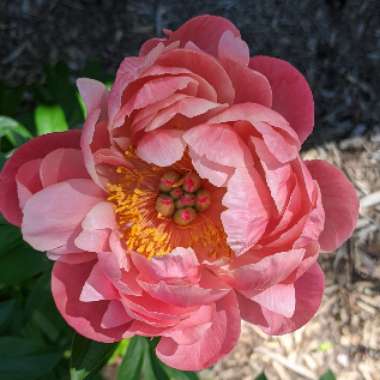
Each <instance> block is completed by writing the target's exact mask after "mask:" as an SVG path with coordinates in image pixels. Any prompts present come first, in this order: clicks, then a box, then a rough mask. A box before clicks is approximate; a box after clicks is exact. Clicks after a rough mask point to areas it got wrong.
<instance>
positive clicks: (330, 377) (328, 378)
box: [319, 370, 336, 380]
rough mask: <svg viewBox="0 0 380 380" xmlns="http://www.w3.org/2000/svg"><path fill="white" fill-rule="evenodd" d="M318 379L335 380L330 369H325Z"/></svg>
mask: <svg viewBox="0 0 380 380" xmlns="http://www.w3.org/2000/svg"><path fill="white" fill-rule="evenodd" d="M319 380H336V377H335V375H334V373H333V372H332V371H331V370H327V371H326V372H325V373H324V374H323V375H322V376H321V377H320V378H319Z"/></svg>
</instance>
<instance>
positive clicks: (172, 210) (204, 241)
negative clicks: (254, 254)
mask: <svg viewBox="0 0 380 380" xmlns="http://www.w3.org/2000/svg"><path fill="white" fill-rule="evenodd" d="M125 158H126V162H125V165H124V166H119V167H117V168H116V169H115V170H111V171H109V172H108V178H109V182H108V184H107V189H108V197H107V200H108V201H109V202H111V203H112V204H113V206H114V212H115V216H116V221H117V224H118V227H119V233H120V239H121V242H122V244H123V246H124V247H125V249H126V250H127V252H128V251H134V252H137V253H139V254H141V255H144V256H145V257H147V258H151V257H155V256H163V255H167V254H169V253H170V252H171V251H172V250H173V249H174V248H176V247H185V248H187V247H192V248H193V249H194V250H195V251H196V252H197V253H199V255H201V257H202V258H207V259H209V260H210V259H217V258H220V257H225V258H228V257H231V255H232V252H231V249H230V248H229V246H228V245H227V243H226V235H225V232H224V230H223V227H222V225H221V222H220V219H219V218H218V217H217V216H216V215H217V214H218V213H219V212H220V210H219V207H220V206H218V205H219V204H220V201H221V199H222V196H223V194H224V191H223V190H218V189H216V188H215V189H214V188H212V186H210V185H209V184H207V183H202V181H201V179H200V178H199V177H198V175H197V174H196V173H194V168H193V166H192V163H191V160H190V158H189V156H188V155H187V154H184V156H183V157H182V159H181V160H180V161H177V162H176V163H175V164H174V165H173V166H172V168H171V169H169V170H168V169H167V168H166V169H165V168H161V167H158V166H155V165H151V164H147V163H146V162H144V161H142V160H141V159H140V158H138V157H137V156H136V154H135V152H134V150H132V149H131V150H128V151H126V152H125ZM179 173H186V174H183V175H181V174H179ZM211 190H212V198H213V202H211V197H210V191H211Z"/></svg>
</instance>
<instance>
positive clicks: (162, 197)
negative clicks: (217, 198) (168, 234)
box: [156, 170, 211, 226]
mask: <svg viewBox="0 0 380 380" xmlns="http://www.w3.org/2000/svg"><path fill="white" fill-rule="evenodd" d="M159 190H160V192H159V194H158V197H157V200H156V211H157V212H158V214H159V215H160V216H161V217H164V218H172V219H173V221H174V222H175V223H176V224H178V225H180V226H187V225H188V224H190V223H191V222H192V221H194V220H195V218H196V217H197V214H198V213H200V212H203V211H205V210H207V209H208V208H209V207H210V204H211V197H210V193H209V191H207V190H206V189H204V188H202V180H201V178H200V177H199V176H198V175H197V174H196V173H195V172H189V173H187V174H185V175H183V176H181V175H180V174H179V173H177V172H176V171H174V170H170V171H168V172H166V173H164V174H163V175H162V177H161V179H160V184H159Z"/></svg>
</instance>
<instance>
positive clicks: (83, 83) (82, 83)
mask: <svg viewBox="0 0 380 380" xmlns="http://www.w3.org/2000/svg"><path fill="white" fill-rule="evenodd" d="M77 86H78V89H79V93H80V94H81V96H82V98H83V100H84V103H85V104H86V106H87V113H90V112H92V111H93V110H95V109H96V108H102V107H103V106H105V105H106V101H107V93H108V92H107V89H106V87H105V86H104V84H103V83H102V82H99V81H97V80H94V79H89V78H79V79H78V80H77Z"/></svg>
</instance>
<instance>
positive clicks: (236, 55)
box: [0, 16, 358, 370]
mask: <svg viewBox="0 0 380 380" xmlns="http://www.w3.org/2000/svg"><path fill="white" fill-rule="evenodd" d="M78 86H79V90H80V92H81V94H82V96H83V98H84V101H85V103H86V105H87V110H88V117H87V120H86V122H85V125H84V128H83V130H82V131H81V132H80V131H71V132H65V133H54V134H50V135H45V136H42V137H38V138H36V139H33V140H32V141H30V142H29V143H27V144H25V145H24V146H22V147H21V148H20V149H19V150H18V151H17V152H15V154H14V155H13V156H12V157H11V158H10V159H9V160H8V162H7V163H6V165H5V166H4V168H3V170H2V172H1V177H0V179H1V193H0V210H1V212H2V213H3V215H4V216H5V217H6V218H7V219H8V220H9V221H10V222H11V223H14V224H16V225H20V226H21V229H22V233H23V236H24V239H25V240H26V241H27V242H29V243H30V244H31V245H32V246H33V247H34V248H36V249H38V250H41V251H47V252H48V256H49V257H50V258H51V259H53V260H56V263H55V265H54V270H53V274H52V292H53V295H54V298H55V301H56V304H57V307H58V309H59V311H60V312H61V314H62V315H63V317H64V318H65V319H66V321H67V322H68V323H69V324H70V325H71V326H72V327H73V328H74V329H75V330H77V331H78V332H79V333H80V334H82V335H85V336H87V337H89V338H91V339H94V340H97V341H101V342H114V341H118V340H120V339H122V338H126V337H130V336H133V335H143V336H148V337H153V336H159V337H161V339H160V342H159V344H158V346H157V355H158V356H159V358H160V359H161V360H162V361H163V362H165V363H167V364H168V365H170V366H173V367H176V368H179V369H183V370H200V369H202V368H205V367H208V366H210V365H212V364H214V363H215V362H216V361H217V360H218V359H220V358H221V357H222V356H223V355H225V354H227V353H228V352H230V351H231V349H232V348H233V347H234V345H235V344H236V342H237V340H238V337H239V332H240V320H241V318H243V319H245V320H247V321H249V322H252V323H254V324H255V325H257V326H259V327H261V328H262V329H263V330H264V331H265V332H266V333H268V334H284V333H288V332H291V331H294V330H295V329H297V328H299V327H300V326H302V325H303V324H305V323H306V322H307V321H308V320H309V319H310V318H311V317H312V316H313V315H314V314H315V312H316V311H317V309H318V307H319V305H320V302H321V297H322V293H323V283H324V281H323V273H322V272H321V269H320V267H319V265H318V263H317V258H318V254H319V252H320V250H321V249H322V250H325V251H333V250H335V249H336V248H337V247H338V246H339V245H341V244H342V243H343V242H344V241H345V240H346V239H348V238H349V237H350V235H351V233H352V231H353V229H354V227H355V223H356V219H357V213H358V200H357V197H356V194H355V190H354V188H353V187H352V185H351V184H350V182H349V181H348V180H347V179H346V177H345V176H344V175H343V174H342V173H341V172H340V171H339V170H338V169H336V168H334V167H333V166H331V165H330V164H328V163H327V162H323V161H307V162H303V161H302V159H301V158H300V154H299V152H300V147H301V143H302V142H303V141H304V140H305V139H306V137H307V136H308V135H309V134H310V133H311V131H312V128H313V123H314V108H313V107H314V106H313V99H312V94H311V91H310V88H309V86H308V84H307V83H306V81H305V79H304V78H303V76H302V75H301V74H300V73H299V72H298V71H297V70H296V69H295V68H294V67H292V66H291V65H290V64H289V63H287V62H284V61H282V60H280V59H275V58H270V57H265V56H259V57H254V58H250V57H249V50H248V47H247V45H246V43H245V42H244V41H243V40H242V39H241V38H240V33H239V31H238V30H237V29H236V27H235V26H234V25H232V24H231V23H230V22H229V21H228V20H225V19H223V18H220V17H213V16H200V17H196V18H194V19H192V20H190V21H188V22H187V23H185V24H184V25H182V26H181V27H180V28H179V29H178V30H176V31H174V32H172V31H167V32H166V38H162V39H152V40H149V41H147V42H146V43H145V44H144V45H143V46H142V48H141V52H140V55H139V56H138V57H128V58H126V59H125V60H124V61H123V62H122V64H121V66H120V68H119V70H118V72H117V75H116V80H115V83H114V85H113V87H112V89H111V91H110V92H108V91H107V90H106V89H105V87H104V86H103V85H102V84H101V83H99V82H97V81H94V80H91V79H80V80H79V81H78Z"/></svg>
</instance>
